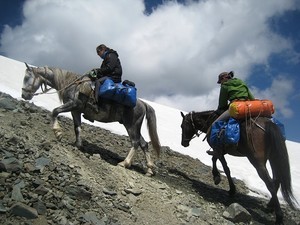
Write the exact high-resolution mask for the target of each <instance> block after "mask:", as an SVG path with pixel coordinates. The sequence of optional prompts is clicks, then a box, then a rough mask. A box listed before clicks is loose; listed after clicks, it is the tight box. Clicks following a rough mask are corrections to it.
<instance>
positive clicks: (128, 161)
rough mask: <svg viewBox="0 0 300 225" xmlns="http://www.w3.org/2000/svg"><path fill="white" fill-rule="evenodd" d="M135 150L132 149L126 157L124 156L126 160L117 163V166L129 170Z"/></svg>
mask: <svg viewBox="0 0 300 225" xmlns="http://www.w3.org/2000/svg"><path fill="white" fill-rule="evenodd" d="M135 150H136V149H135V147H132V148H131V149H130V151H129V153H128V155H127V156H126V158H125V159H124V160H123V161H122V162H119V163H118V165H119V166H122V167H125V168H129V167H130V166H131V164H132V159H133V156H134V154H135Z"/></svg>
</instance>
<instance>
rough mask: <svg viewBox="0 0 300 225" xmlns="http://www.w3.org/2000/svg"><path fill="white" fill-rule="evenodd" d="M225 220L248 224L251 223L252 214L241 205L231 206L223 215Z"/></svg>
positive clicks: (234, 204)
mask: <svg viewBox="0 0 300 225" xmlns="http://www.w3.org/2000/svg"><path fill="white" fill-rule="evenodd" d="M223 216H224V218H226V219H228V220H230V221H232V222H234V223H248V222H250V221H251V214H250V213H249V212H248V211H247V210H246V209H245V208H244V207H242V206H241V205H240V204H238V203H233V204H231V205H230V206H229V207H228V208H227V209H226V210H225V211H224V213H223Z"/></svg>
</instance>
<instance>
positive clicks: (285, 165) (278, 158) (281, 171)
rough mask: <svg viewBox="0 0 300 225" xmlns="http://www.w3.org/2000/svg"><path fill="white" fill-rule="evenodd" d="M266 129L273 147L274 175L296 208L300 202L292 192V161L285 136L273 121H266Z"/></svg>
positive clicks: (288, 199) (284, 196) (271, 155)
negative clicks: (290, 161)
mask: <svg viewBox="0 0 300 225" xmlns="http://www.w3.org/2000/svg"><path fill="white" fill-rule="evenodd" d="M265 129H266V143H268V145H270V149H272V152H271V154H270V164H271V167H272V169H273V170H274V173H273V177H274V174H275V176H276V177H275V178H276V179H278V181H279V183H280V185H281V193H282V196H283V198H284V200H285V201H286V202H287V203H288V204H289V206H290V207H292V208H295V205H296V204H298V203H297V200H296V199H295V197H294V195H293V192H292V181H291V172H290V163H289V156H288V151H287V148H286V144H285V138H284V137H283V135H282V133H281V131H280V129H279V127H278V126H277V125H276V124H275V123H273V122H271V121H268V122H267V123H266V127H265ZM272 165H273V166H272Z"/></svg>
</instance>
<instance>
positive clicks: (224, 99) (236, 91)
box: [218, 78, 254, 110]
mask: <svg viewBox="0 0 300 225" xmlns="http://www.w3.org/2000/svg"><path fill="white" fill-rule="evenodd" d="M237 99H243V100H254V96H253V95H252V93H251V92H250V90H249V89H248V87H247V85H246V84H245V83H244V82H243V81H242V80H240V79H237V78H232V79H229V80H228V81H226V82H224V83H223V84H222V85H221V89H220V95H219V106H218V110H227V109H228V101H230V102H232V101H233V100H237Z"/></svg>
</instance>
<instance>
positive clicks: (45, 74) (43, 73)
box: [34, 66, 58, 90]
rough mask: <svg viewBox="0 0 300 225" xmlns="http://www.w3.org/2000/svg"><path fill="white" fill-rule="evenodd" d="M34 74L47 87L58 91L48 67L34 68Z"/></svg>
mask: <svg viewBox="0 0 300 225" xmlns="http://www.w3.org/2000/svg"><path fill="white" fill-rule="evenodd" d="M34 73H35V74H38V75H39V76H40V77H41V78H42V79H43V80H44V81H45V82H46V83H47V85H48V86H50V87H51V88H54V89H56V90H57V89H58V87H57V84H56V82H55V79H54V73H53V72H52V70H50V69H49V68H48V67H46V66H45V67H37V68H34Z"/></svg>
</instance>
